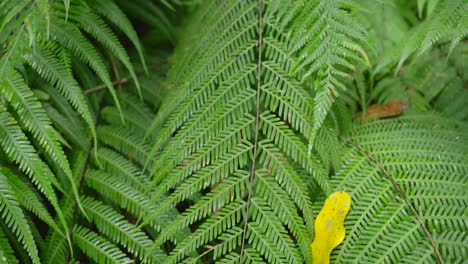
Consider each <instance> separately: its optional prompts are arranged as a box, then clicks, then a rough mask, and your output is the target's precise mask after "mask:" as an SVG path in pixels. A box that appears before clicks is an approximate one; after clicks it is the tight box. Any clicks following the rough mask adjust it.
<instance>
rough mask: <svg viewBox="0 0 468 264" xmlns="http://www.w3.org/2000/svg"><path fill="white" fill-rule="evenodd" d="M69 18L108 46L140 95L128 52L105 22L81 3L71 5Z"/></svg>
mask: <svg viewBox="0 0 468 264" xmlns="http://www.w3.org/2000/svg"><path fill="white" fill-rule="evenodd" d="M70 20H73V21H74V22H75V23H76V24H77V25H78V26H79V27H80V28H82V29H83V30H84V31H86V32H88V33H89V34H90V35H92V36H93V37H94V38H96V40H97V41H99V42H100V43H101V44H102V45H103V46H104V47H106V48H108V49H109V50H110V51H111V52H112V54H113V55H115V56H116V58H117V59H118V60H119V61H120V62H122V64H123V65H125V68H127V70H128V71H129V72H130V76H132V79H133V81H134V82H135V85H136V87H137V89H138V92H139V94H140V97H141V91H140V84H139V82H138V78H137V76H136V73H135V70H134V69H133V65H132V64H131V62H130V59H129V57H128V54H127V52H126V51H125V49H124V48H123V46H122V44H121V43H120V42H119V41H118V39H117V36H116V35H115V34H114V33H113V32H112V30H111V29H110V28H109V27H108V26H107V24H106V23H105V22H104V21H103V20H102V19H101V18H100V17H99V16H98V15H96V14H95V13H94V12H93V11H91V10H90V9H89V8H85V7H84V6H82V5H77V6H73V8H72V10H71V12H70Z"/></svg>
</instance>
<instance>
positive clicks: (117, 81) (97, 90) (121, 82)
mask: <svg viewBox="0 0 468 264" xmlns="http://www.w3.org/2000/svg"><path fill="white" fill-rule="evenodd" d="M131 79H132V78H131V77H124V78H122V79H118V80H116V81H113V82H112V85H121V84H125V83H127V82H128V81H130V80H131ZM106 88H107V85H105V84H101V85H98V86H96V87H94V88H91V89H88V90H85V91H84V92H83V93H84V94H90V93H94V92H99V91H101V90H104V89H106Z"/></svg>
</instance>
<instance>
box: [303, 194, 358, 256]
mask: <svg viewBox="0 0 468 264" xmlns="http://www.w3.org/2000/svg"><path fill="white" fill-rule="evenodd" d="M350 207H351V197H350V196H349V194H348V193H347V192H345V191H339V192H334V193H332V194H331V195H330V196H329V197H328V198H327V199H326V200H325V204H324V205H323V208H322V210H321V211H320V213H319V215H318V216H317V218H316V219H315V224H314V228H315V238H314V241H313V242H312V245H311V250H312V264H328V263H329V262H330V253H331V252H332V250H333V249H334V248H335V247H337V246H338V245H339V244H340V243H341V242H343V240H344V237H345V228H344V220H345V218H346V215H347V214H348V211H349V208H350Z"/></svg>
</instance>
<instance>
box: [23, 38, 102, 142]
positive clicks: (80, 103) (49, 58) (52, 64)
mask: <svg viewBox="0 0 468 264" xmlns="http://www.w3.org/2000/svg"><path fill="white" fill-rule="evenodd" d="M24 58H25V60H26V61H27V62H28V63H29V64H30V65H31V67H33V68H34V69H35V70H36V71H37V72H38V73H39V74H40V75H41V76H42V77H43V78H44V79H46V80H47V81H49V82H50V83H51V84H52V85H54V86H55V87H57V89H58V90H59V91H60V93H61V94H63V96H64V97H65V98H67V100H68V101H70V103H71V104H72V105H73V107H74V108H75V109H76V110H77V111H78V112H79V113H80V114H81V116H82V117H83V119H84V120H85V122H86V124H87V125H88V127H89V129H90V130H91V134H92V135H93V138H94V139H95V142H96V131H95V128H94V122H93V118H92V116H91V113H90V112H89V109H88V104H87V102H86V99H85V97H84V95H83V92H82V91H81V89H80V87H79V86H78V84H77V83H76V80H75V79H74V78H73V76H71V74H70V73H69V72H68V71H67V70H66V69H64V68H63V67H62V65H61V63H60V61H59V60H58V59H57V58H56V57H55V56H54V55H53V54H52V52H50V51H49V50H48V49H47V48H45V47H43V46H40V45H37V47H36V49H35V50H34V52H32V53H28V54H26V55H25V56H24Z"/></svg>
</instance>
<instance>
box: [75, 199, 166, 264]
mask: <svg viewBox="0 0 468 264" xmlns="http://www.w3.org/2000/svg"><path fill="white" fill-rule="evenodd" d="M83 206H84V208H85V210H86V211H87V212H89V215H90V218H91V221H93V222H94V223H95V224H96V227H97V228H98V230H99V231H100V232H101V233H103V234H105V235H106V236H108V237H110V238H111V240H113V241H114V242H116V243H119V244H121V245H122V246H124V247H125V248H126V249H127V250H128V251H129V252H130V253H131V254H135V255H136V256H138V257H139V259H140V260H141V261H143V262H149V263H153V262H156V261H157V260H156V258H154V257H153V256H151V255H149V249H150V247H151V244H152V241H151V240H150V239H149V238H148V237H147V236H146V234H145V233H143V232H142V231H141V230H140V229H138V228H137V227H136V226H134V225H132V224H130V223H129V222H128V221H127V220H125V219H124V216H122V215H120V214H119V213H118V212H117V211H115V210H114V209H113V208H112V207H110V206H107V205H105V204H103V203H101V202H99V201H96V200H94V199H93V198H91V197H86V198H85V199H84V200H83Z"/></svg>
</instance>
